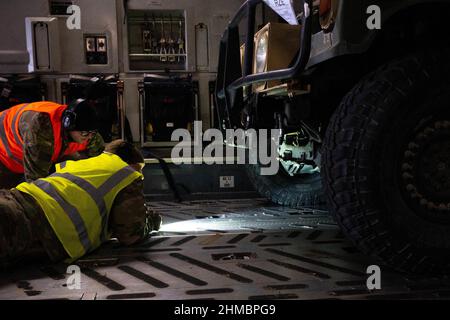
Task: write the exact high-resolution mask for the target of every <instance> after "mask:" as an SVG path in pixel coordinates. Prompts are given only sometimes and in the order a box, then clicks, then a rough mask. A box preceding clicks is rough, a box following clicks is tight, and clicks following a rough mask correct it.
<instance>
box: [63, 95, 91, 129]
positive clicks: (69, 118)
mask: <svg viewBox="0 0 450 320" xmlns="http://www.w3.org/2000/svg"><path fill="white" fill-rule="evenodd" d="M84 102H85V100H84V99H77V100H75V101H73V102H72V103H70V105H69V106H68V107H67V109H66V110H64V113H63V116H62V119H61V121H62V125H63V128H64V129H66V130H67V131H72V130H73V129H75V124H76V120H77V114H76V113H75V109H76V108H77V107H78V105H80V104H81V103H84Z"/></svg>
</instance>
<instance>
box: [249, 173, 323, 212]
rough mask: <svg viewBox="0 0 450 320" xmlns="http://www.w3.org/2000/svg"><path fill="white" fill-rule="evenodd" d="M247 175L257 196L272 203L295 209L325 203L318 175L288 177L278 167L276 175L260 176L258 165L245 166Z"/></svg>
mask: <svg viewBox="0 0 450 320" xmlns="http://www.w3.org/2000/svg"><path fill="white" fill-rule="evenodd" d="M247 174H248V177H249V179H250V181H251V182H252V184H253V185H254V186H255V188H256V190H257V191H258V192H259V194H261V195H262V196H264V197H266V198H267V199H269V200H271V201H272V202H274V203H277V204H280V205H283V206H287V207H291V208H296V209H299V208H302V207H318V206H320V205H323V204H324V203H325V196H324V193H323V189H322V181H321V180H322V179H321V177H320V174H319V173H316V174H307V175H301V176H298V177H290V176H289V175H288V174H287V173H285V172H284V170H283V169H282V168H281V167H280V168H279V171H278V174H276V175H273V176H262V175H260V166H259V165H247Z"/></svg>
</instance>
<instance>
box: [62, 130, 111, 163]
mask: <svg viewBox="0 0 450 320" xmlns="http://www.w3.org/2000/svg"><path fill="white" fill-rule="evenodd" d="M103 150H105V142H104V141H103V138H102V136H101V135H100V134H99V133H96V134H95V135H94V136H93V137H92V138H91V140H89V143H88V145H87V148H86V150H84V151H79V152H74V153H72V154H70V155H66V156H63V157H61V158H60V159H58V161H59V162H62V161H67V160H81V159H88V158H92V157H96V156H98V155H100V154H101V153H102V152H103Z"/></svg>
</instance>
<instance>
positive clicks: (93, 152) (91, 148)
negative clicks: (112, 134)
mask: <svg viewBox="0 0 450 320" xmlns="http://www.w3.org/2000/svg"><path fill="white" fill-rule="evenodd" d="M103 150H105V141H103V138H102V136H101V135H100V133H96V134H95V135H94V136H93V137H92V138H91V140H89V144H88V146H87V149H86V150H85V151H83V152H82V153H83V154H84V155H86V156H87V157H88V158H91V157H96V156H98V155H100V154H101V153H102V152H103Z"/></svg>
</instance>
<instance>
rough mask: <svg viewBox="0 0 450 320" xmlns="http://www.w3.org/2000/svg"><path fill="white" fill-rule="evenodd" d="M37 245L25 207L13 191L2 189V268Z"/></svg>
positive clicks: (0, 226) (34, 248) (0, 218)
mask: <svg viewBox="0 0 450 320" xmlns="http://www.w3.org/2000/svg"><path fill="white" fill-rule="evenodd" d="M37 246H38V242H37V241H36V238H35V237H34V236H33V232H32V224H31V222H30V220H29V219H28V217H27V216H26V214H25V210H24V208H23V207H22V206H21V205H20V204H19V202H18V201H17V200H16V199H15V197H13V195H12V193H11V191H9V190H0V268H2V269H3V268H5V267H8V266H10V265H13V264H15V263H17V262H18V261H19V260H21V258H23V257H24V256H26V255H27V254H29V253H30V252H33V251H36V248H37Z"/></svg>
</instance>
